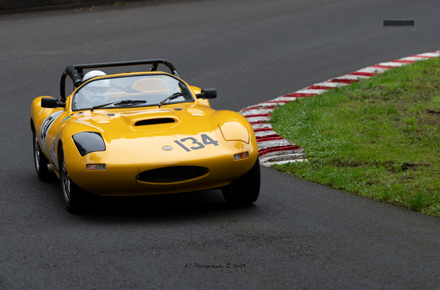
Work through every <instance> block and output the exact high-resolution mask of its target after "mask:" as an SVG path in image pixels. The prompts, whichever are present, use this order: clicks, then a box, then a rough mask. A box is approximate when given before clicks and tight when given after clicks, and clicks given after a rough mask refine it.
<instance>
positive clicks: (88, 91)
mask: <svg viewBox="0 0 440 290" xmlns="http://www.w3.org/2000/svg"><path fill="white" fill-rule="evenodd" d="M105 75H107V74H106V73H105V72H103V71H100V70H92V71H89V72H88V73H86V74H85V75H84V77H83V80H82V81H83V82H85V81H87V80H89V79H91V78H94V77H98V76H105ZM82 91H83V94H84V97H85V99H86V100H87V101H88V102H90V103H92V104H94V105H96V104H100V103H103V102H105V101H107V100H108V96H109V94H110V81H109V80H96V81H92V82H90V83H88V84H86V85H85V86H84V88H83V89H82Z"/></svg>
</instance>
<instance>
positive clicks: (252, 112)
mask: <svg viewBox="0 0 440 290" xmlns="http://www.w3.org/2000/svg"><path fill="white" fill-rule="evenodd" d="M273 110H274V109H254V110H247V111H244V112H242V113H241V114H242V115H243V116H245V117H246V116H252V115H262V114H270V113H272V111H273Z"/></svg>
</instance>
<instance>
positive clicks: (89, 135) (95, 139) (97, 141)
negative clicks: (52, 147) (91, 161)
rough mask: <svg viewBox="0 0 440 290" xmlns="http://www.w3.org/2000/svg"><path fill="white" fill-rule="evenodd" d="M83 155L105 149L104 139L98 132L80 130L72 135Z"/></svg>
mask: <svg viewBox="0 0 440 290" xmlns="http://www.w3.org/2000/svg"><path fill="white" fill-rule="evenodd" d="M72 138H73V142H75V145H76V148H77V149H78V151H79V153H80V154H81V156H84V155H87V154H89V153H92V152H96V151H105V144H104V139H102V136H101V134H99V133H97V132H80V133H76V134H75V135H73V136H72Z"/></svg>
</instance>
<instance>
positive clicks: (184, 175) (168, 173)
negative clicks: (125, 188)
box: [136, 166, 208, 183]
mask: <svg viewBox="0 0 440 290" xmlns="http://www.w3.org/2000/svg"><path fill="white" fill-rule="evenodd" d="M206 173H208V168H205V167H199V166H173V167H164V168H158V169H153V170H148V171H144V172H141V173H139V174H138V175H137V176H136V179H137V180H140V181H145V182H155V183H169V182H179V181H184V180H189V179H193V178H196V177H200V176H202V175H205V174H206Z"/></svg>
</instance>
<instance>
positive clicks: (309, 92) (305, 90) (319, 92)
mask: <svg viewBox="0 0 440 290" xmlns="http://www.w3.org/2000/svg"><path fill="white" fill-rule="evenodd" d="M326 91H328V90H313V89H312V90H309V89H303V90H299V91H297V92H295V93H298V94H316V95H320V94H322V93H324V92H326Z"/></svg>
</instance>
